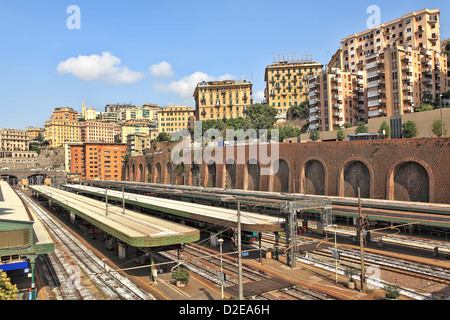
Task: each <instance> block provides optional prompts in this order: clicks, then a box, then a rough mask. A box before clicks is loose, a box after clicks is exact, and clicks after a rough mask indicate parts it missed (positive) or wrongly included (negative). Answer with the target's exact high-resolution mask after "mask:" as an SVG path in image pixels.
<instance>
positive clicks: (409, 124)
mask: <svg viewBox="0 0 450 320" xmlns="http://www.w3.org/2000/svg"><path fill="white" fill-rule="evenodd" d="M418 134H419V131H418V130H417V126H416V124H415V122H414V121H411V120H408V121H406V122H405V123H403V124H402V137H403V138H407V139H409V138H414V137H416V136H417V135H418Z"/></svg>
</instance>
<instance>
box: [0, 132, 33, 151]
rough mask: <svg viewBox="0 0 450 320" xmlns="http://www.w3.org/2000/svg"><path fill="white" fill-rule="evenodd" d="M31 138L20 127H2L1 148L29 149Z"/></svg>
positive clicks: (8, 149)
mask: <svg viewBox="0 0 450 320" xmlns="http://www.w3.org/2000/svg"><path fill="white" fill-rule="evenodd" d="M29 141H30V138H29V137H28V136H27V133H26V131H24V130H20V129H0V150H2V151H27V150H28V143H29Z"/></svg>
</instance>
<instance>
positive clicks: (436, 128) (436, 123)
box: [432, 120, 447, 137]
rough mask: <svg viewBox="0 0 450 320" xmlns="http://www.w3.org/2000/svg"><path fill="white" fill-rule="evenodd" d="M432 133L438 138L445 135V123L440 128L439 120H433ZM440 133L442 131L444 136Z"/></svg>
mask: <svg viewBox="0 0 450 320" xmlns="http://www.w3.org/2000/svg"><path fill="white" fill-rule="evenodd" d="M432 127H433V130H432V131H433V133H434V134H435V135H437V136H438V137H442V136H443V135H444V136H446V135H447V128H446V127H445V123H444V124H443V125H442V126H441V120H435V121H433V125H432ZM442 131H444V134H442Z"/></svg>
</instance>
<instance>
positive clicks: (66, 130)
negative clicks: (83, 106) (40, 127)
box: [45, 107, 81, 147]
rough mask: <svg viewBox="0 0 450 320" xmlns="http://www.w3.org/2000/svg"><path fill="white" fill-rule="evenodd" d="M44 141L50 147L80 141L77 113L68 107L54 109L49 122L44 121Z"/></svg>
mask: <svg viewBox="0 0 450 320" xmlns="http://www.w3.org/2000/svg"><path fill="white" fill-rule="evenodd" d="M45 139H46V140H48V141H49V142H50V146H51V147H59V146H61V145H63V144H64V143H68V142H79V141H81V140H80V139H81V136H80V126H79V122H78V112H77V111H75V110H73V109H72V108H69V107H62V108H56V109H54V110H53V112H52V115H51V117H50V120H48V121H45Z"/></svg>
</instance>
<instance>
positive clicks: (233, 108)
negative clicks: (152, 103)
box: [158, 80, 253, 132]
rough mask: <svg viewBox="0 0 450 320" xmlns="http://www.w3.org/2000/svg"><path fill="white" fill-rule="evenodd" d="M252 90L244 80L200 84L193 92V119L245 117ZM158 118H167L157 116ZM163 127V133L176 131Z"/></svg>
mask: <svg viewBox="0 0 450 320" xmlns="http://www.w3.org/2000/svg"><path fill="white" fill-rule="evenodd" d="M252 90H253V85H252V83H251V82H248V81H246V80H222V81H211V82H200V83H198V84H197V87H196V88H195V90H194V99H195V118H196V119H197V120H198V121H204V120H219V119H223V118H226V119H231V118H239V117H245V110H246V109H247V107H248V106H250V105H251V104H252V103H253V95H252ZM164 109H165V108H164ZM164 109H162V110H161V111H160V112H164ZM160 118H165V119H166V118H167V117H166V116H163V117H161V116H159V115H158V119H160ZM163 127H164V126H161V129H166V130H163V131H172V132H173V131H176V130H167V126H166V128H163Z"/></svg>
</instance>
